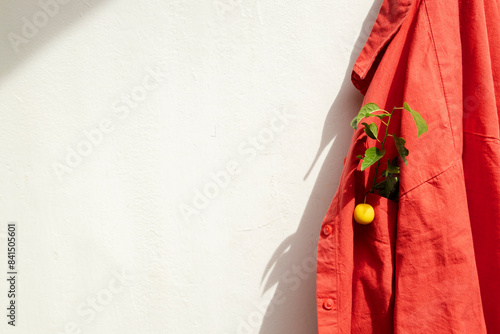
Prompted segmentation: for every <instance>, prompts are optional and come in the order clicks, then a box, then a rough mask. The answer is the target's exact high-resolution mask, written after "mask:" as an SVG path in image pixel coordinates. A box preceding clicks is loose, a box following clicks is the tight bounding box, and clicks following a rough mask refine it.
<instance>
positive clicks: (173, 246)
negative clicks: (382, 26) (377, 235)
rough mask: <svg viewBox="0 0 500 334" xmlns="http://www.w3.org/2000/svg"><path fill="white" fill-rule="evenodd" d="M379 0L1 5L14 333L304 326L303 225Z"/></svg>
mask: <svg viewBox="0 0 500 334" xmlns="http://www.w3.org/2000/svg"><path fill="white" fill-rule="evenodd" d="M379 6H380V1H376V2H375V3H373V2H372V1H369V0H354V1H353V0H341V1H322V0H312V1H283V0H280V1H261V0H248V1H246V0H216V1H203V2H202V1H185V0H169V1H165V0H162V1H160V0H151V1H132V0H71V1H68V0H65V1H63V0H60V1H59V2H56V0H42V1H40V2H37V1H28V0H22V1H21V0H2V2H1V4H0V47H1V51H0V59H1V60H0V86H1V89H0V109H1V112H0V175H1V177H0V194H1V195H0V212H1V215H0V217H1V219H0V232H1V234H0V259H2V260H0V261H1V262H2V264H1V265H0V267H1V268H3V272H4V274H5V273H6V271H7V270H6V269H5V268H6V266H5V262H6V245H5V243H6V229H7V223H8V222H10V221H15V222H17V224H18V230H19V231H18V233H19V240H18V244H19V250H18V256H19V282H18V284H19V285H18V292H19V295H18V319H17V321H18V322H17V328H16V330H17V331H15V332H16V333H30V334H31V333H37V334H43V333H124V334H126V333H174V334H176V333H189V334H195V333H214V334H226V333H227V334H231V333H260V334H279V333H287V334H294V333H297V334H305V333H315V328H316V311H315V247H316V244H317V237H318V233H319V226H320V224H321V220H322V219H323V216H324V214H325V212H326V209H327V207H328V205H329V204H330V201H331V199H332V197H333V194H334V192H335V190H336V187H337V184H338V178H339V175H340V171H341V168H342V162H343V158H344V155H345V153H346V151H347V148H348V145H349V142H350V137H351V134H352V130H351V129H350V128H349V125H348V124H349V121H350V120H351V118H352V117H353V115H354V114H355V113H356V111H357V109H358V108H359V106H360V104H361V101H362V100H361V95H360V94H359V93H358V92H357V91H356V90H355V89H354V88H353V87H352V85H351V83H350V78H349V77H350V69H351V67H352V64H353V61H354V60H355V58H356V57H357V55H358V54H359V51H360V48H361V47H362V45H363V44H364V42H365V40H366V38H367V35H368V33H369V31H370V29H371V26H372V24H373V20H374V18H375V15H376V13H377V11H378V8H379ZM332 143H333V144H332ZM2 275H3V274H2ZM0 282H1V283H0V295H1V296H2V297H1V305H7V304H6V303H7V298H6V291H7V283H6V281H5V279H2V280H0ZM1 309H5V307H4V306H2V307H1ZM3 313H4V311H2V314H1V316H0V319H3V320H2V323H1V325H0V328H3V329H2V331H0V332H2V333H4V332H5V333H11V332H12V333H14V330H13V329H12V328H10V327H8V326H7V324H6V317H5V315H4V314H3ZM4 329H5V331H4Z"/></svg>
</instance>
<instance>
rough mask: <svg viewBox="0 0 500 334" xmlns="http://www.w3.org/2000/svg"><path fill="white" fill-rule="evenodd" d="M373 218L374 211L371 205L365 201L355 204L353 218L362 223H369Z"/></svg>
mask: <svg viewBox="0 0 500 334" xmlns="http://www.w3.org/2000/svg"><path fill="white" fill-rule="evenodd" d="M373 218H375V211H374V210H373V206H371V205H370V204H366V203H361V204H358V205H356V208H355V209H354V220H355V221H356V222H357V223H359V224H362V225H367V224H370V223H371V222H372V221H373Z"/></svg>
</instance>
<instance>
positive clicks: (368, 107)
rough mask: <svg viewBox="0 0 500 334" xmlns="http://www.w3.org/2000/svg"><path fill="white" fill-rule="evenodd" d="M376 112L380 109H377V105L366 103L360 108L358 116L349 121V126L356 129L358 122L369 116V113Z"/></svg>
mask: <svg viewBox="0 0 500 334" xmlns="http://www.w3.org/2000/svg"><path fill="white" fill-rule="evenodd" d="M377 110H380V108H379V107H378V105H376V104H375V103H372V102H370V103H367V104H365V105H364V106H363V107H361V109H360V110H359V112H358V115H357V116H356V117H354V119H353V120H352V121H351V126H352V127H353V129H354V130H356V129H357V128H358V124H359V122H360V121H361V120H362V119H363V118H365V117H369V116H371V115H370V113H372V112H374V111H377Z"/></svg>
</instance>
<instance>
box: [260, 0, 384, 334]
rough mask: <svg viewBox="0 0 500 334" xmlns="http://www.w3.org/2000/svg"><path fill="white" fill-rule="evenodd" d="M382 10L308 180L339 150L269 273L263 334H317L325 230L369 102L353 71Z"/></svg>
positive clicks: (366, 25)
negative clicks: (359, 117)
mask: <svg viewBox="0 0 500 334" xmlns="http://www.w3.org/2000/svg"><path fill="white" fill-rule="evenodd" d="M381 5H382V0H376V1H375V2H374V4H373V5H372V7H371V9H370V11H369V13H368V15H367V17H366V19H365V20H364V22H363V26H362V30H361V33H360V35H359V37H358V38H357V41H356V44H355V47H354V48H353V51H352V53H351V56H350V61H349V66H348V67H347V69H346V72H345V76H344V80H343V82H342V86H341V89H340V91H339V93H338V95H337V97H336V98H335V101H334V102H333V104H332V106H331V107H330V110H329V112H328V114H327V117H326V120H325V124H324V126H323V132H322V135H321V142H320V146H319V148H318V152H317V154H316V158H315V159H314V161H313V162H312V163H311V168H310V169H309V171H308V172H307V173H306V175H305V178H307V176H308V175H309V173H310V172H311V170H312V168H313V167H314V165H315V164H316V161H317V160H318V158H319V157H320V155H321V153H322V152H323V151H324V150H325V148H326V147H327V146H328V144H329V143H330V142H331V141H332V140H333V144H332V146H331V148H330V150H329V152H328V154H327V156H326V158H325V161H324V163H323V165H322V166H321V169H320V172H319V174H318V178H317V180H316V182H315V184H314V187H313V190H312V192H311V195H310V197H309V200H308V202H307V205H306V208H305V211H304V213H303V215H302V218H301V221H300V224H299V227H298V229H297V231H296V232H295V233H294V234H293V235H291V236H289V237H287V238H286V239H285V240H284V241H283V242H282V243H281V244H280V245H279V246H278V248H277V249H276V250H275V252H274V254H273V255H272V256H271V259H270V260H269V262H268V264H267V266H266V268H265V270H264V273H263V278H262V280H263V282H264V281H265V284H264V286H263V293H265V292H266V291H268V290H269V289H270V288H271V287H273V286H274V285H275V284H277V288H276V291H275V293H274V295H273V297H272V299H271V302H270V304H269V306H268V308H267V310H266V314H265V316H264V319H263V323H262V326H261V328H260V331H259V334H281V333H283V334H312V333H317V319H316V271H315V269H316V267H315V264H316V249H317V245H318V238H319V232H320V231H319V230H320V225H321V223H322V221H323V218H324V216H325V214H326V211H327V209H328V207H329V205H330V202H331V200H332V198H333V196H334V194H335V191H336V189H337V187H338V182H339V178H340V174H341V172H342V168H343V160H344V159H343V158H344V157H345V155H346V154H347V152H348V149H349V145H350V142H351V137H352V133H353V131H352V128H351V127H350V126H349V122H350V121H351V120H352V118H353V117H354V116H355V115H356V114H357V112H358V110H359V108H360V106H361V104H362V101H363V96H362V95H361V94H360V93H359V92H358V90H357V89H356V88H354V86H353V85H352V83H351V71H352V67H353V65H354V62H355V61H356V59H357V57H358V55H359V53H360V51H361V49H362V47H363V45H364V44H365V43H366V40H367V38H368V35H369V33H370V31H371V28H372V26H373V23H374V22H375V19H376V17H377V15H378V12H379V10H380V6H381Z"/></svg>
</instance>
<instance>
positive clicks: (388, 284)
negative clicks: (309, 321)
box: [351, 193, 398, 333]
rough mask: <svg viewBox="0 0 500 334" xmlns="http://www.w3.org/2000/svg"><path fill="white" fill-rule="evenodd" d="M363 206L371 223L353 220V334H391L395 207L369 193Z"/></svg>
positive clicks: (378, 196) (396, 212) (390, 202)
mask: <svg viewBox="0 0 500 334" xmlns="http://www.w3.org/2000/svg"><path fill="white" fill-rule="evenodd" d="M366 203H368V204H370V205H372V206H373V209H374V211H375V218H374V220H373V222H372V223H370V224H368V225H360V224H357V223H356V222H355V221H354V220H353V232H354V234H353V241H354V242H353V262H354V263H353V265H354V266H353V276H352V293H353V296H352V297H353V298H352V322H351V326H352V333H368V332H370V333H392V329H393V309H394V289H395V284H394V268H395V244H396V239H395V237H396V222H397V215H398V203H397V202H395V201H392V200H389V199H387V198H385V197H382V196H380V195H377V194H372V193H369V194H367V197H366ZM356 204H358V203H356ZM367 329H369V330H367Z"/></svg>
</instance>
